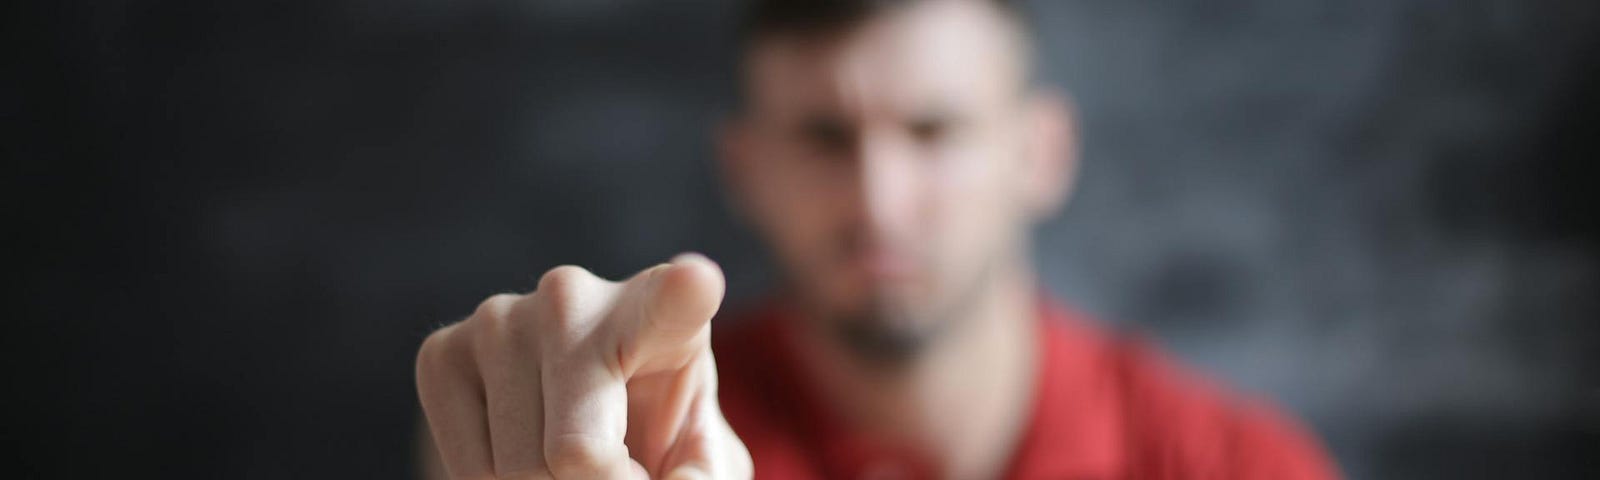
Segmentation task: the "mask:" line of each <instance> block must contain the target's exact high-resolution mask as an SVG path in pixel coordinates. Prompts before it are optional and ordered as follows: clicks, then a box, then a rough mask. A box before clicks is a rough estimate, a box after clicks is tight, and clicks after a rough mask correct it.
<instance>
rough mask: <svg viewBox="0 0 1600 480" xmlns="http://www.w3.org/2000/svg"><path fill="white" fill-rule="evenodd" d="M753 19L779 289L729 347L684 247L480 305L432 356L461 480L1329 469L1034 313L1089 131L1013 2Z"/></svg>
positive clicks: (765, 208)
mask: <svg viewBox="0 0 1600 480" xmlns="http://www.w3.org/2000/svg"><path fill="white" fill-rule="evenodd" d="M745 32H746V35H745V50H744V53H743V62H744V70H743V73H744V79H743V83H744V86H745V88H746V90H745V92H744V100H745V103H744V105H743V106H742V109H741V111H740V112H739V114H738V115H737V116H736V117H734V118H733V119H731V120H730V121H729V122H728V124H727V125H726V126H725V128H724V129H723V130H722V131H721V132H720V139H719V141H720V149H721V157H722V162H721V165H722V167H723V170H724V177H725V178H726V180H727V183H728V188H729V189H730V191H731V193H732V196H733V197H734V198H735V199H737V200H738V205H739V206H740V207H741V209H742V211H741V213H742V214H743V216H745V217H746V219H747V220H748V221H749V222H750V224H751V225H753V227H754V228H755V229H756V230H757V231H758V232H759V233H760V234H761V235H762V237H763V238H764V239H765V240H766V241H767V242H768V244H769V246H770V247H771V251H772V256H773V258H774V259H775V261H776V262H777V264H778V265H779V266H780V267H781V268H780V270H781V271H783V272H784V273H785V276H784V280H785V282H784V288H783V289H782V290H781V291H780V292H779V293H778V294H777V295H775V296H774V297H773V298H772V299H771V300H769V301H768V302H766V303H765V304H763V306H761V307H760V308H757V309H755V310H753V311H751V312H747V313H746V314H744V315H743V317H745V318H743V319H738V320H733V321H731V322H726V323H727V324H728V327H729V328H726V329H724V328H722V327H719V329H718V331H717V334H716V340H715V341H713V340H712V338H711V337H712V335H711V328H710V319H711V317H712V316H713V315H714V314H715V313H716V312H717V310H718V307H719V304H720V303H721V299H722V293H723V287H724V285H723V278H722V275H721V272H720V270H718V268H717V267H716V265H715V264H714V263H712V262H711V261H709V260H708V259H706V258H704V257H702V256H698V255H693V254H690V255H682V256H679V257H677V258H675V259H673V260H672V261H671V262H669V263H666V264H662V265H658V266H655V267H651V268H648V269H645V270H644V271H642V272H639V273H638V274H636V275H634V276H632V277H631V278H628V279H626V280H623V281H620V282H610V281H606V280H603V279H600V278H597V277H595V276H594V275H592V274H590V273H588V272H587V271H585V270H583V269H581V268H579V267H573V266H564V267H557V268H555V269H553V270H550V271H549V272H547V273H545V274H544V275H543V277H542V278H541V279H540V281H539V285H538V287H537V288H536V290H535V291H533V292H532V293H529V294H526V295H510V294H506V295H497V296H495V297H492V298H489V299H488V300H486V301H484V302H483V303H482V304H481V305H480V306H479V307H478V309H477V311H476V312H475V313H474V314H473V315H472V316H471V317H469V318H468V319H467V320H464V321H462V322H460V323H457V324H455V325H451V326H448V327H445V328H443V329H441V330H439V331H438V332H436V333H434V334H433V335H431V336H430V337H428V339H427V341H426V342H425V343H424V344H423V346H422V349H421V352H420V354H419V355H418V362H417V384H418V390H419V392H420V396H421V401H422V405H423V408H424V410H425V412H426V415H427V420H428V425H429V427H430V430H431V432H432V437H433V439H434V440H435V444H436V446H437V450H438V452H439V454H440V455H441V457H442V461H443V465H444V466H445V467H446V469H447V470H448V472H449V475H450V476H452V477H454V478H551V477H553V478H563V479H565V478H625V477H626V478H644V477H649V478H718V479H720V478H748V477H751V476H752V474H753V475H754V476H755V477H757V478H885V479H887V478H997V477H1005V478H1219V479H1237V478H1262V479H1267V478H1270V479H1292V478H1330V477H1332V476H1334V470H1333V468H1332V467H1331V465H1330V464H1329V463H1328V462H1327V460H1326V459H1325V457H1324V455H1323V454H1322V453H1321V451H1320V449H1319V448H1318V447H1317V446H1315V444H1314V442H1312V441H1311V440H1309V439H1308V437H1306V436H1304V435H1302V434H1301V433H1300V432H1299V431H1298V430H1297V429H1296V428H1295V427H1294V426H1292V425H1291V424H1290V423H1287V422H1286V421H1284V420H1281V419H1278V418H1277V417H1275V416H1273V415H1272V414H1271V413H1270V412H1267V411H1266V410H1264V409H1262V408H1261V407H1251V406H1247V405H1245V404H1242V403H1239V402H1238V401H1236V400H1233V399H1232V398H1231V397H1228V396H1225V395H1223V394H1221V393H1217V392H1215V391H1214V390H1212V389H1211V387H1208V386H1206V385H1204V384H1202V383H1200V382H1197V381H1195V380H1192V379H1191V378H1190V377H1189V376H1187V375H1185V374H1183V373H1181V372H1179V371H1177V370H1176V369H1174V367H1172V366H1169V365H1168V364H1167V363H1166V362H1165V361H1164V360H1163V359H1162V358H1161V357H1159V356H1158V355H1156V354H1154V353H1152V352H1150V351H1149V350H1148V349H1147V348H1144V347H1141V346H1139V345H1138V344H1137V343H1130V342H1125V341H1122V340H1118V339H1116V338H1113V337H1110V336H1108V335H1105V334H1102V333H1100V332H1098V331H1096V330H1095V329H1094V328H1093V327H1091V326H1090V325H1089V324H1088V323H1087V322H1086V321H1085V320H1083V319H1081V318H1080V317H1079V316H1078V315H1076V314H1074V313H1071V311H1070V310H1068V309H1066V308H1065V307H1063V306H1060V305H1059V304H1057V303H1055V302H1053V301H1051V300H1049V299H1045V298H1041V296H1042V295H1041V294H1040V293H1039V292H1040V289H1039V288H1038V287H1037V286H1036V285H1035V274H1034V272H1033V268H1032V265H1031V262H1030V260H1029V258H1028V252H1029V240H1028V231H1029V229H1030V227H1031V226H1032V225H1033V224H1034V223H1036V222H1038V221H1039V220H1041V219H1043V218H1046V217H1048V216H1049V215H1051V214H1052V213H1053V212H1055V211H1056V210H1057V209H1058V208H1059V207H1060V206H1061V204H1062V203H1063V199H1064V198H1065V197H1066V195H1067V193H1068V190H1069V189H1070V185H1071V180H1072V176H1073V175H1072V172H1073V170H1074V168H1073V167H1074V162H1075V158H1074V156H1073V154H1074V150H1075V141H1076V139H1075V137H1074V135H1075V130H1074V128H1073V124H1072V120H1071V117H1070V114H1069V112H1068V108H1067V106H1066V105H1065V102H1064V101H1063V100H1062V99H1061V98H1059V97H1057V96H1055V95H1052V94H1050V93H1049V92H1047V91H1044V90H1041V89H1038V88H1035V87H1034V86H1032V85H1030V83H1029V81H1028V78H1029V62H1028V60H1029V52H1028V48H1029V38H1028V35H1027V32H1026V30H1025V28H1024V27H1023V24H1022V22H1021V20H1020V19H1019V18H1018V15H1017V13H1016V11H1015V10H1014V7H1011V6H1010V5H1008V4H1006V3H1005V2H998V1H979V0H972V1H959V0H949V1H940V0H925V1H913V0H903V1H866V0H858V1H848V0H833V1H822V0H811V1H806V0H791V1H784V0H768V1H759V2H757V4H756V5H754V6H753V8H752V9H751V14H750V16H749V18H748V19H747V22H746V29H745ZM718 323H719V324H723V323H725V322H723V321H719V322H718ZM713 353H715V355H713Z"/></svg>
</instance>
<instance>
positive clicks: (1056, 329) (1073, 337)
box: [713, 300, 1337, 480]
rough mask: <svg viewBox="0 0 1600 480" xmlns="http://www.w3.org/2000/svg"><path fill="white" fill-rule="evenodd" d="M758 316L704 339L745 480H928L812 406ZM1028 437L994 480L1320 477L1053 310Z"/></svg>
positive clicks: (1204, 393)
mask: <svg viewBox="0 0 1600 480" xmlns="http://www.w3.org/2000/svg"><path fill="white" fill-rule="evenodd" d="M784 315H785V312H783V311H782V310H780V309H779V308H777V307H776V306H774V305H773V304H768V305H767V306H765V307H763V308H760V309H757V310H754V311H751V312H749V313H747V314H745V317H746V318H739V319H731V320H733V321H732V322H728V324H729V325H730V326H729V327H728V328H721V327H719V329H718V330H717V332H716V334H715V336H714V339H715V340H714V347H713V351H715V352H716V356H717V365H718V368H719V372H720V373H719V376H720V378H721V381H720V382H719V383H720V395H719V396H720V400H721V403H722V410H723V413H724V414H725V415H726V416H727V418H728V421H729V423H731V424H732V425H733V429H734V431H735V432H737V433H738V434H739V437H740V438H741V439H742V440H744V442H745V445H746V446H748V447H749V448H750V455H751V457H752V458H753V459H754V461H755V478H757V479H761V480H765V479H812V478H828V479H892V478H941V477H943V476H944V475H941V474H940V472H938V471H937V470H936V467H935V466H936V465H937V464H936V463H935V462H932V461H929V459H927V458H926V457H924V456H923V455H924V454H922V453H920V452H911V451H903V450H895V449H893V448H889V447H887V446H884V445H876V444H874V443H873V442H871V441H868V440H866V439H865V438H864V437H863V436H861V435H859V434H858V432H853V431H852V430H851V428H850V426H849V425H845V424H843V423H841V422H840V421H839V420H838V417H837V415H836V414H835V413H834V412H829V411H827V410H826V409H825V408H823V407H822V405H823V403H822V402H821V401H819V400H818V399H816V398H814V390H813V389H811V388H809V386H808V379H807V378H804V376H802V375H800V374H799V370H798V368H797V365H796V363H795V358H794V352H793V351H792V350H791V349H790V348H789V347H788V346H787V342H786V341H780V338H781V336H783V335H787V333H786V332H787V328H785V327H784V325H783V323H782V322H784V321H786V320H783V319H782V317H783V316H784ZM1038 329H1039V334H1038V336H1037V338H1038V341H1039V344H1040V346H1041V347H1043V348H1041V349H1040V351H1041V352H1042V355H1041V357H1040V360H1039V361H1040V365H1039V366H1040V368H1038V369H1037V370H1036V371H1037V372H1038V373H1037V375H1038V378H1037V379H1036V382H1035V384H1034V399H1033V402H1032V403H1033V408H1032V412H1031V413H1030V414H1029V422H1028V426H1027V427H1025V433H1024V434H1023V437H1022V439H1021V441H1020V442H1019V445H1018V447H1017V449H1016V450H1015V451H1014V452H1012V453H1011V459H1010V461H1009V462H1008V465H1009V466H1008V467H1006V471H1005V473H1004V476H1003V478H1025V479H1033V478H1052V479H1054V478H1070V479H1178V478H1204V479H1223V480H1228V479H1273V480H1286V479H1327V478H1337V473H1336V470H1335V469H1334V467H1333V465H1332V464H1331V463H1330V462H1329V461H1328V459H1327V457H1326V456H1325V455H1324V453H1323V451H1322V449H1321V448H1320V446H1319V445H1318V444H1317V442H1316V441H1315V440H1313V439H1312V438H1311V437H1309V436H1307V435H1306V434H1305V433H1304V432H1303V431H1302V430H1301V429H1300V428H1299V427H1298V426H1297V425H1295V424H1294V423H1293V422H1291V421H1290V420H1288V419H1286V418H1284V417H1281V416H1279V415H1278V414H1276V413H1274V412H1273V411H1272V410H1271V409H1270V408H1269V407H1266V406H1263V405H1261V404H1258V403H1249V402H1245V401H1242V400H1240V399H1239V398H1237V397H1233V396H1230V395H1227V394H1225V393H1223V392H1220V391H1219V390H1218V389H1217V388H1216V387H1213V386H1211V385H1210V384H1207V383H1205V382H1203V381H1201V380H1199V379H1198V378H1197V377H1196V376H1194V375H1193V374H1190V373H1188V372H1186V371H1184V370H1182V369H1180V368H1178V367H1176V366H1175V365H1174V364H1173V363H1172V362H1171V361H1169V360H1167V359H1166V358H1165V357H1163V356H1162V355H1160V354H1159V353H1157V352H1155V351H1154V350H1153V349H1152V348H1151V347H1149V346H1147V345H1145V344H1142V343H1139V342H1136V341H1126V340H1122V339H1118V338H1114V337H1112V336H1109V335H1107V334H1105V333H1104V332H1102V331H1100V330H1098V329H1096V328H1094V326H1092V325H1090V324H1089V322H1087V321H1086V320H1085V319H1084V318H1083V317H1082V316H1080V315H1079V314H1077V313H1074V312H1072V311H1070V310H1068V309H1066V308H1064V307H1062V306H1060V305H1058V304H1056V303H1054V302H1051V301H1048V300H1046V301H1042V302H1040V308H1039V321H1038Z"/></svg>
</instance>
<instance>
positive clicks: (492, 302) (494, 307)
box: [472, 293, 522, 319]
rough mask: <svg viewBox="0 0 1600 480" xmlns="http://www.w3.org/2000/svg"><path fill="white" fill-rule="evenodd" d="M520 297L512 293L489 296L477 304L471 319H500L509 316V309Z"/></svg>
mask: <svg viewBox="0 0 1600 480" xmlns="http://www.w3.org/2000/svg"><path fill="white" fill-rule="evenodd" d="M521 299H522V295H517V294H514V293H501V294H497V295H490V296H489V298H485V299H483V301H482V302H479V303H478V308H477V309H476V310H474V311H473V312H472V318H482V319H502V318H505V317H506V316H508V315H510V314H511V307H512V305H515V304H516V303H517V300H521Z"/></svg>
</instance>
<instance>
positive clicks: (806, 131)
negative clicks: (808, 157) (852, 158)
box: [800, 122, 855, 152]
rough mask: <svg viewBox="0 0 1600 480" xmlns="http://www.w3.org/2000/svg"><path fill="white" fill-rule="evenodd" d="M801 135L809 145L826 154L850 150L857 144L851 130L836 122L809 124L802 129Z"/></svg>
mask: <svg viewBox="0 0 1600 480" xmlns="http://www.w3.org/2000/svg"><path fill="white" fill-rule="evenodd" d="M800 135H801V137H802V139H803V140H804V141H805V142H806V144H807V145H810V146H812V147H814V148H816V149H818V150H821V151H824V152H842V151H845V150H849V149H850V146H851V145H852V144H854V143H855V136H854V135H853V134H852V133H851V132H850V129H848V128H845V126H844V125H840V124H838V123H836V122H808V123H806V125H805V126H803V127H802V128H801V131H800Z"/></svg>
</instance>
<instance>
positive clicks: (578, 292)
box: [531, 267, 636, 478]
mask: <svg viewBox="0 0 1600 480" xmlns="http://www.w3.org/2000/svg"><path fill="white" fill-rule="evenodd" d="M620 290H621V289H620V286H619V285H617V284H615V283H612V282H607V281H605V280H602V279H600V278H599V277H596V276H594V275H593V274H591V273H589V272H588V271H586V270H583V269H581V268H577V267H557V268H556V269H552V270H551V271H550V272H548V273H546V274H545V275H544V277H543V278H541V279H540V281H539V288H538V290H537V291H536V292H534V297H535V298H533V299H532V303H531V306H532V307H533V310H535V311H536V312H537V315H536V317H538V325H536V326H534V331H535V332H536V336H537V337H538V339H539V342H538V345H539V357H538V358H539V362H538V365H539V368H540V377H541V387H542V388H541V390H542V392H543V394H544V420H545V421H544V457H545V458H544V460H545V465H546V467H547V468H548V469H549V471H550V472H551V473H553V474H554V475H555V476H556V478H628V477H630V476H632V475H634V474H636V467H635V466H634V465H633V463H634V462H633V461H632V460H631V459H630V458H629V457H628V449H627V447H626V446H625V444H624V443H623V435H624V433H625V432H626V431H627V389H626V385H625V379H624V378H623V377H622V374H621V372H620V370H619V368H618V366H617V359H616V348H615V347H614V345H615V342H614V340H613V339H612V338H613V334H612V333H611V331H610V330H609V329H608V325H605V324H604V322H602V319H603V317H604V316H605V315H606V314H607V313H609V310H610V309H611V306H612V304H613V302H614V301H616V300H617V299H618V298H617V295H618V294H619V293H620Z"/></svg>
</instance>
